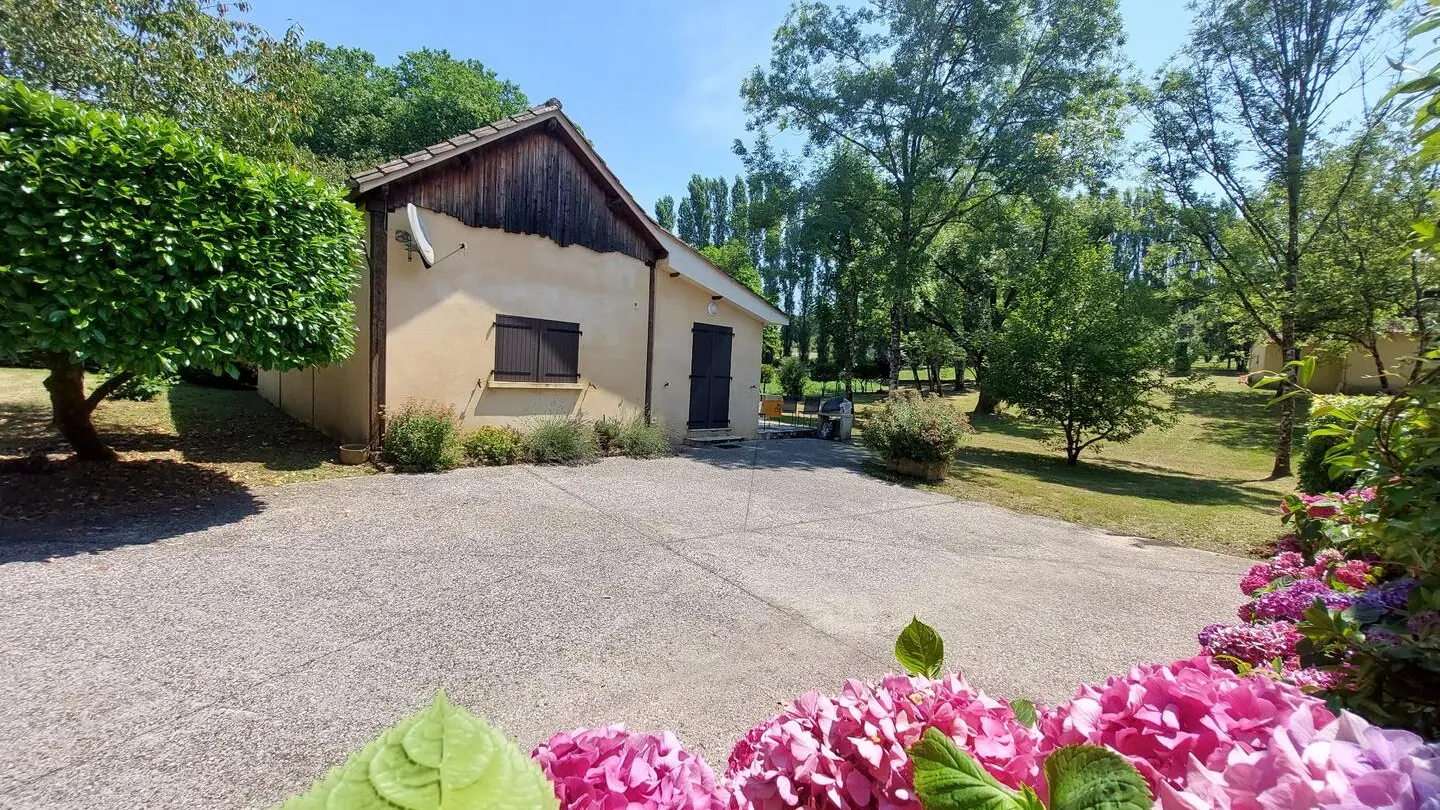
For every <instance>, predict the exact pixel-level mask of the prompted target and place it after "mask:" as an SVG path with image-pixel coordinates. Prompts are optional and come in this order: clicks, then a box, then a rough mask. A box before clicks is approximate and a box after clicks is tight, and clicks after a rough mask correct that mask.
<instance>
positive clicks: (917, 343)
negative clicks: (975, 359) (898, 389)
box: [903, 326, 962, 394]
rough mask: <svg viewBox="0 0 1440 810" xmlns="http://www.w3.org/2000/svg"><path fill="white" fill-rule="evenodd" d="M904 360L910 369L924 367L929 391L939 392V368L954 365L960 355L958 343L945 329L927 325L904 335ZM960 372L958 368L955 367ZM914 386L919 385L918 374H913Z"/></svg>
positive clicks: (917, 386)
mask: <svg viewBox="0 0 1440 810" xmlns="http://www.w3.org/2000/svg"><path fill="white" fill-rule="evenodd" d="M903 354H904V357H905V362H906V364H907V365H909V366H910V367H911V368H912V369H914V368H917V367H922V366H923V367H924V368H925V370H926V372H927V373H928V375H929V378H930V391H931V392H932V393H935V394H938V393H940V370H941V369H943V368H944V367H946V366H950V365H955V363H956V361H957V360H958V359H959V358H960V357H961V355H962V352H961V349H960V345H959V344H958V343H956V342H955V341H954V339H952V338H951V337H950V335H948V334H946V333H945V330H943V329H939V328H937V327H934V326H927V327H925V328H923V329H918V330H915V331H913V332H909V333H907V334H906V335H905V340H904V351H903ZM956 373H960V369H958V368H957V369H956ZM915 387H916V388H919V387H920V376H919V375H918V374H917V375H916V376H915Z"/></svg>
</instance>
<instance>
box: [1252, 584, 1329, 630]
mask: <svg viewBox="0 0 1440 810" xmlns="http://www.w3.org/2000/svg"><path fill="white" fill-rule="evenodd" d="M1355 598H1356V597H1355V595H1354V594H1349V593H1340V592H1339V591H1337V590H1335V589H1334V588H1331V587H1330V586H1329V585H1326V584H1325V583H1323V582H1321V581H1319V580H1317V579H1302V580H1298V581H1296V582H1292V583H1291V584H1289V585H1286V586H1285V587H1284V588H1281V589H1279V590H1275V591H1271V592H1269V593H1266V594H1261V595H1260V597H1259V598H1258V599H1256V600H1255V601H1253V602H1248V603H1246V604H1244V605H1241V606H1240V610H1239V616H1240V618H1241V620H1243V621H1247V622H1256V621H1273V620H1276V619H1286V620H1288V621H1292V622H1298V621H1300V620H1301V619H1302V618H1303V617H1304V614H1305V611H1306V610H1309V609H1310V607H1311V606H1312V605H1314V604H1315V600H1316V599H1319V600H1320V601H1321V602H1323V603H1324V604H1325V607H1327V608H1329V609H1331V610H1338V609H1343V608H1347V607H1349V606H1350V605H1351V604H1352V603H1354V602H1355Z"/></svg>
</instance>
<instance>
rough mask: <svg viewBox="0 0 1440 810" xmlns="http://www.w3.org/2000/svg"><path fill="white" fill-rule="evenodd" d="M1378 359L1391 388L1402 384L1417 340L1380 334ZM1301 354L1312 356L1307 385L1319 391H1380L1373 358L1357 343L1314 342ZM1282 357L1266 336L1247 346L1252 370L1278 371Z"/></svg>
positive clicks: (1303, 348) (1321, 392) (1417, 350)
mask: <svg viewBox="0 0 1440 810" xmlns="http://www.w3.org/2000/svg"><path fill="white" fill-rule="evenodd" d="M1377 346H1378V348H1379V350H1380V361H1381V362H1382V363H1384V364H1385V368H1386V369H1387V370H1388V371H1389V372H1390V373H1391V374H1392V375H1398V377H1397V376H1392V377H1391V378H1390V387H1391V388H1392V389H1396V388H1403V387H1404V381H1405V380H1407V379H1409V377H1410V372H1411V370H1412V369H1413V368H1414V358H1415V357H1416V356H1417V355H1418V354H1419V353H1420V343H1419V341H1418V340H1416V339H1415V337H1414V336H1412V335H1407V334H1404V333H1403V332H1395V333H1391V334H1387V335H1384V336H1382V337H1381V338H1380V341H1379V343H1378V344H1377ZM1300 353H1301V356H1303V357H1308V356H1311V355H1314V356H1315V373H1314V374H1313V375H1312V376H1311V377H1310V384H1309V388H1310V390H1311V391H1314V392H1316V393H1320V394H1374V393H1378V392H1379V391H1380V373H1379V371H1378V370H1377V369H1376V367H1375V358H1373V357H1371V356H1370V352H1369V351H1368V350H1366V349H1363V348H1361V347H1359V346H1354V345H1350V346H1346V347H1344V348H1342V349H1338V350H1325V349H1321V348H1319V347H1316V346H1310V345H1307V346H1303V347H1301V349H1300ZM1284 366H1285V360H1284V356H1283V354H1282V352H1281V351H1280V344H1278V343H1275V342H1273V341H1270V340H1267V339H1261V340H1257V341H1256V342H1255V345H1254V346H1252V347H1251V348H1250V366H1249V367H1250V369H1251V370H1253V371H1279V370H1280V369H1282V368H1284Z"/></svg>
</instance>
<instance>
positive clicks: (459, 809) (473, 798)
mask: <svg viewBox="0 0 1440 810" xmlns="http://www.w3.org/2000/svg"><path fill="white" fill-rule="evenodd" d="M281 807H282V808H283V809H284V810H324V809H328V808H344V810H370V809H371V808H375V810H382V808H383V810H391V809H392V808H395V807H400V808H404V809H405V810H470V808H474V809H475V810H482V809H483V810H492V809H493V810H558V807H559V801H558V800H556V798H555V790H554V788H553V787H552V786H551V785H550V782H549V780H547V779H546V778H545V774H544V772H543V771H541V770H540V767H539V766H538V765H536V764H535V763H534V762H533V761H532V760H531V759H530V757H529V756H527V755H526V754H525V752H524V751H522V750H520V748H519V747H517V746H516V745H515V744H514V743H511V742H510V741H509V740H507V739H505V736H504V735H503V734H501V733H500V732H499V731H497V730H495V729H493V728H491V727H489V726H488V725H486V724H485V722H484V721H483V720H480V719H479V718H477V717H475V716H474V715H472V714H470V713H469V712H467V711H465V710H464V709H462V708H459V707H456V706H451V705H450V703H449V701H447V700H446V699H445V693H444V692H440V693H437V694H436V695H435V700H434V702H433V703H431V704H430V706H429V707H428V708H426V709H424V710H423V711H421V712H420V713H419V714H417V715H415V716H414V717H411V718H408V719H406V720H404V721H402V722H400V723H399V724H398V725H396V726H394V727H393V728H391V729H390V730H388V731H386V732H385V733H384V734H382V735H381V736H380V739H379V740H377V741H375V742H373V743H371V744H370V745H367V746H366V747H365V748H364V749H362V750H361V751H359V752H358V753H356V754H354V755H352V756H351V757H350V759H348V760H346V762H345V764H343V765H341V766H340V767H338V768H335V769H334V770H332V771H331V772H330V773H329V774H328V775H327V776H326V777H325V778H324V779H322V780H321V781H319V782H317V783H315V785H314V786H313V787H311V788H310V790H309V791H307V792H306V793H305V794H303V795H301V796H297V797H295V798H293V799H290V800H289V801H287V802H286V803H285V804H283V805H281Z"/></svg>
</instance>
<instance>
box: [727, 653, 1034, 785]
mask: <svg viewBox="0 0 1440 810" xmlns="http://www.w3.org/2000/svg"><path fill="white" fill-rule="evenodd" d="M931 726H933V727H935V728H938V729H940V730H941V731H943V732H944V733H946V734H948V735H949V736H950V737H951V738H952V739H954V740H955V742H956V744H957V745H959V746H960V747H961V748H964V749H965V750H967V751H968V752H970V753H971V754H972V755H973V756H974V757H975V758H976V760H977V761H978V762H979V763H980V764H981V765H982V766H984V767H985V768H986V770H988V771H989V772H990V773H991V774H992V775H993V776H994V777H995V778H996V779H998V780H1000V781H1001V782H1003V783H1005V784H1006V785H1009V786H1011V787H1018V786H1019V785H1020V784H1021V783H1026V784H1031V785H1034V784H1038V782H1039V781H1040V758H1039V756H1038V755H1039V751H1040V735H1039V733H1038V732H1037V731H1036V730H1035V729H1031V728H1027V727H1025V726H1024V725H1021V724H1020V722H1019V721H1017V720H1016V719H1015V713H1014V712H1013V711H1012V710H1011V709H1010V706H1009V705H1008V704H1007V703H1005V702H1004V701H1001V700H996V699H994V698H991V697H988V696H987V695H985V693H983V692H979V691H976V690H974V689H971V688H970V687H969V686H968V685H967V684H966V683H965V681H964V680H963V679H962V678H960V676H958V675H952V676H948V677H945V678H942V679H939V680H933V681H932V680H929V679H926V678H919V677H914V678H912V677H905V676H900V675H892V676H888V677H886V678H885V679H883V680H882V681H881V682H880V683H878V684H868V683H864V682H862V681H858V680H850V681H846V683H845V686H844V688H843V689H842V690H841V692H840V694H839V695H837V696H834V697H830V696H828V695H824V694H821V693H818V692H809V693H807V694H805V695H802V696H801V697H800V698H798V699H796V700H795V701H794V702H793V703H791V704H790V706H789V707H788V708H786V710H785V711H784V712H782V713H781V714H780V715H779V716H777V717H775V718H773V719H771V720H768V721H766V722H765V723H762V724H760V725H759V726H756V727H755V728H753V729H751V730H750V732H749V733H747V734H746V735H745V737H744V738H743V739H742V740H740V742H739V743H737V744H736V746H735V749H734V751H732V752H731V755H730V765H729V768H728V769H727V770H726V787H727V788H728V789H729V791H730V794H731V804H732V807H733V808H736V810H752V809H753V810H782V809H783V808H796V807H799V808H826V809H827V810H852V808H853V810H869V809H870V808H874V810H920V802H919V800H918V799H917V798H916V797H915V792H914V773H913V770H912V767H911V764H910V758H909V755H908V753H907V752H906V749H907V748H909V746H911V745H913V744H914V743H915V742H916V741H917V740H919V739H920V735H921V734H922V733H924V731H925V729H926V728H927V727H931Z"/></svg>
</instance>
